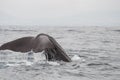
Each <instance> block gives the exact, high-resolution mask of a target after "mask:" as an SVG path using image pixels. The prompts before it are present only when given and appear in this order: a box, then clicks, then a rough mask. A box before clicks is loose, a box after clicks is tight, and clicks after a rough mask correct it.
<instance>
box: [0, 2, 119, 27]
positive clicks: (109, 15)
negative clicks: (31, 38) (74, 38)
mask: <svg viewBox="0 0 120 80" xmlns="http://www.w3.org/2000/svg"><path fill="white" fill-rule="evenodd" d="M0 24H5V25H12V24H13V25H47V26H83V25H84V26H119V25H120V0H0Z"/></svg>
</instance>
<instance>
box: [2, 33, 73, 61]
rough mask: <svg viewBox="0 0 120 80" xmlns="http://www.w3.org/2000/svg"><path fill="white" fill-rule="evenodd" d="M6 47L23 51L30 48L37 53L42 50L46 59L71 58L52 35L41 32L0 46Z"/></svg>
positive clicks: (67, 59) (68, 59) (27, 50)
mask: <svg viewBox="0 0 120 80" xmlns="http://www.w3.org/2000/svg"><path fill="white" fill-rule="evenodd" d="M6 49H8V50H12V51H16V52H23V53H24V52H29V51H31V50H33V51H34V52H35V53H37V52H41V51H43V50H44V51H45V55H46V58H47V60H48V61H53V60H58V61H65V62H71V59H70V58H69V56H68V55H67V54H66V52H65V51H64V49H63V48H62V47H61V46H60V45H59V44H58V42H57V41H56V40H55V39H54V38H53V37H51V36H49V35H47V34H43V33H42V34H39V35H37V36H36V37H23V38H19V39H16V40H13V41H10V42H8V43H5V44H3V45H1V46H0V50H6Z"/></svg>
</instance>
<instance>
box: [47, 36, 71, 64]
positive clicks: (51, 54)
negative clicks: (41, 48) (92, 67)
mask: <svg viewBox="0 0 120 80" xmlns="http://www.w3.org/2000/svg"><path fill="white" fill-rule="evenodd" d="M48 37H49V40H50V41H51V42H52V44H53V45H54V48H52V49H45V52H46V53H47V58H48V60H52V59H53V60H63V61H65V62H71V59H70V57H69V56H68V55H67V54H66V52H65V51H64V49H63V48H62V47H61V46H60V45H59V44H58V42H57V41H56V40H55V39H54V38H53V37H51V36H48Z"/></svg>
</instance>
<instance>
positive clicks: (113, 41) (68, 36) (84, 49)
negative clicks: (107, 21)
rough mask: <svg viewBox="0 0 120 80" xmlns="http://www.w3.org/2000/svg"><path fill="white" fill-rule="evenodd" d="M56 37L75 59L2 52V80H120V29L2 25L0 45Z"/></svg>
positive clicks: (0, 73)
mask: <svg viewBox="0 0 120 80" xmlns="http://www.w3.org/2000/svg"><path fill="white" fill-rule="evenodd" d="M39 33H46V34H49V35H51V36H52V37H54V38H55V39H56V40H57V41H58V43H59V44H60V45H61V46H62V47H63V48H64V49H65V51H66V52H67V54H68V55H69V56H70V58H71V59H72V60H73V61H72V62H69V63H66V62H61V61H55V62H50V61H46V60H45V56H44V55H43V54H42V52H41V53H33V54H32V55H29V52H26V53H21V52H14V51H10V50H1V51H0V80H120V27H100V26H88V27H85V26H83V27H74V26H73V27H41V26H15V25H14V26H0V45H2V44H4V43H6V42H9V41H12V40H15V39H17V38H21V37H25V36H37V35H38V34H39Z"/></svg>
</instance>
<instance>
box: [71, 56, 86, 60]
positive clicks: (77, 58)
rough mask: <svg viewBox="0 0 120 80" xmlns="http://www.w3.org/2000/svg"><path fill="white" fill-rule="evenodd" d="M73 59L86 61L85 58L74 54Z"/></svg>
mask: <svg viewBox="0 0 120 80" xmlns="http://www.w3.org/2000/svg"><path fill="white" fill-rule="evenodd" d="M71 60H72V61H85V59H83V58H81V57H79V56H78V55H74V56H73V57H72V58H71Z"/></svg>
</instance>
